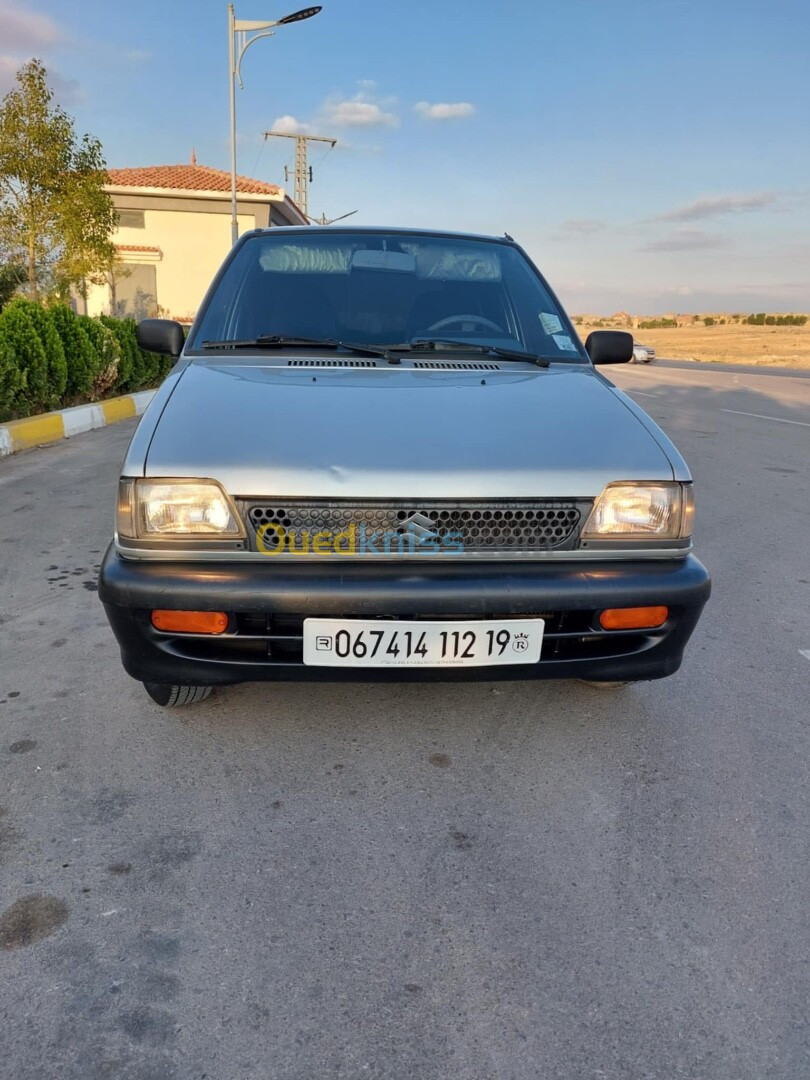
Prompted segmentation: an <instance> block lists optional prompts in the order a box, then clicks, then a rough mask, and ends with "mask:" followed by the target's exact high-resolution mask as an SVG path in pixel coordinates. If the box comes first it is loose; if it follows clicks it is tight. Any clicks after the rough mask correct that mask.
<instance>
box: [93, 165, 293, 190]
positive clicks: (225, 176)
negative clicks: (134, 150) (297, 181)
mask: <svg viewBox="0 0 810 1080" xmlns="http://www.w3.org/2000/svg"><path fill="white" fill-rule="evenodd" d="M107 172H108V175H109V177H110V184H111V185H112V186H113V187H138V188H163V189H164V190H175V191H230V190H231V174H230V173H229V172H226V171H225V169H211V168H209V167H208V166H207V165H149V166H146V167H145V168H140V169H108V170H107ZM236 188H237V191H241V192H242V194H244V195H278V193H279V191H280V190H281V189H280V188H279V187H278V186H277V185H276V184H267V183H265V181H264V180H251V179H250V177H248V176H237V178H236Z"/></svg>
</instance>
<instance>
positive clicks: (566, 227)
mask: <svg viewBox="0 0 810 1080" xmlns="http://www.w3.org/2000/svg"><path fill="white" fill-rule="evenodd" d="M604 228H605V223H604V221H597V220H596V219H595V218H568V220H567V221H563V222H561V223H560V226H559V228H558V229H557V231H556V232H555V233H554V234H553V235H552V240H570V239H572V238H573V237H576V236H591V235H593V233H597V232H601V231H602V229H604Z"/></svg>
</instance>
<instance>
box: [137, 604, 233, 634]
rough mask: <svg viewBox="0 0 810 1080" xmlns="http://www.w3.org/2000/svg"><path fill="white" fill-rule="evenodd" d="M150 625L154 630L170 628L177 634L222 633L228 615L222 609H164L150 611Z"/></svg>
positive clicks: (226, 627)
mask: <svg viewBox="0 0 810 1080" xmlns="http://www.w3.org/2000/svg"><path fill="white" fill-rule="evenodd" d="M152 626H154V628H155V629H156V630H170V631H173V632H175V633H178V634H224V633H225V631H226V630H227V629H228V616H227V615H226V614H225V612H224V611H164V610H162V609H158V610H156V611H153V612H152Z"/></svg>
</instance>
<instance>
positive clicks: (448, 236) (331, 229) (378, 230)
mask: <svg viewBox="0 0 810 1080" xmlns="http://www.w3.org/2000/svg"><path fill="white" fill-rule="evenodd" d="M302 229H306V230H307V231H309V232H312V231H315V230H317V231H319V232H326V233H333V234H340V233H351V234H352V235H355V236H356V235H358V234H360V235H366V236H390V235H391V234H392V233H394V234H396V235H398V236H435V237H442V238H443V239H445V240H485V241H487V242H488V243H491V244H509V245H511V246H517V245H516V244H515V241H514V240H513V239H512V237H511V236H509V235H508V233H504V234H503V236H488V235H486V234H485V233H469V232H455V231H453V230H447V229H419V228H413V229H409V228H406V227H405V226H402V225H392V226H387V225H273V226H272V228H267V229H251V230H250V232H246V233H243V234H242V236H241V237H240V239H244V238H245V237H248V236H268V235H271V234H272V235H273V236H277V235H280V234H284V233H293V234H295V233H299V232H301V230H302Z"/></svg>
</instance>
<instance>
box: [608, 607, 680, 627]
mask: <svg viewBox="0 0 810 1080" xmlns="http://www.w3.org/2000/svg"><path fill="white" fill-rule="evenodd" d="M668 618H669V608H667V607H663V606H661V607H624V608H622V607H617V608H608V609H607V610H606V611H603V612H602V614H601V615H600V616H599V625H600V626H601V627H602V629H603V630H653V629H654V628H655V627H656V626H663V625H664V623H665V622H666V621H667V619H668Z"/></svg>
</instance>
